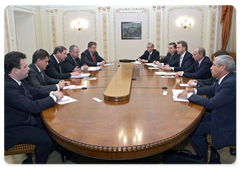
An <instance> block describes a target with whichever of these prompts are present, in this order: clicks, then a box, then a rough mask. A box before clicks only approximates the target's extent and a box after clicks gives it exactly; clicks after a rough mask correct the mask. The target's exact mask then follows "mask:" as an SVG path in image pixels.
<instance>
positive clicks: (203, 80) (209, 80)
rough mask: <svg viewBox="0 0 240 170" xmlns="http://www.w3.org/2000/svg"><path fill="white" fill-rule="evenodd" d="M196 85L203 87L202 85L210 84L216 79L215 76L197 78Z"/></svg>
mask: <svg viewBox="0 0 240 170" xmlns="http://www.w3.org/2000/svg"><path fill="white" fill-rule="evenodd" d="M197 81H198V82H197V87H198V88H199V87H203V86H211V85H213V84H214V83H216V81H217V79H216V78H215V77H211V78H208V79H198V80H197Z"/></svg>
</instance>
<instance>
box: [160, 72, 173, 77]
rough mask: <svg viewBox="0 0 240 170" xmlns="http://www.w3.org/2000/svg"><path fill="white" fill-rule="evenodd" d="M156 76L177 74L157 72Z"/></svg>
mask: <svg viewBox="0 0 240 170" xmlns="http://www.w3.org/2000/svg"><path fill="white" fill-rule="evenodd" d="M155 74H156V75H168V76H170V75H175V74H176V73H174V72H155Z"/></svg>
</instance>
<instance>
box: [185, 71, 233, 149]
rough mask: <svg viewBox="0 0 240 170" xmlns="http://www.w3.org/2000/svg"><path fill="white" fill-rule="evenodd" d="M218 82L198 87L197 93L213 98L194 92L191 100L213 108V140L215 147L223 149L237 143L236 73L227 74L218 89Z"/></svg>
mask: <svg viewBox="0 0 240 170" xmlns="http://www.w3.org/2000/svg"><path fill="white" fill-rule="evenodd" d="M216 84H217V83H215V85H213V86H205V87H202V88H197V94H199V95H208V96H213V97H212V98H205V97H202V96H199V95H197V94H193V95H192V96H191V97H189V101H190V102H193V103H196V104H199V105H201V106H204V107H205V108H207V109H211V113H210V114H211V136H212V142H213V146H214V148H215V149H221V148H222V147H224V146H233V145H236V74H234V73H229V74H228V75H227V76H225V77H224V79H223V80H222V82H221V84H220V85H219V87H218V88H217V89H216ZM215 90H216V92H215Z"/></svg>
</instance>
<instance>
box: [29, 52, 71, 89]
mask: <svg viewBox="0 0 240 170" xmlns="http://www.w3.org/2000/svg"><path fill="white" fill-rule="evenodd" d="M48 60H49V54H48V52H47V51H45V50H43V49H39V50H37V51H35V52H34V54H33V58H32V63H31V64H30V65H29V66H28V67H29V68H30V70H29V73H28V77H27V78H26V81H27V83H28V84H29V85H30V86H33V87H41V88H43V89H46V90H51V91H56V90H61V89H63V87H65V85H70V82H69V81H60V80H59V79H54V78H51V77H49V76H47V75H46V74H45V71H44V70H45V69H46V67H47V65H48Z"/></svg>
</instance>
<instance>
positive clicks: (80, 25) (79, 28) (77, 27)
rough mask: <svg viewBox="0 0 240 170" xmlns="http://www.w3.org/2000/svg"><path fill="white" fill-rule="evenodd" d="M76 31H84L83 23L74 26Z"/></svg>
mask: <svg viewBox="0 0 240 170" xmlns="http://www.w3.org/2000/svg"><path fill="white" fill-rule="evenodd" d="M74 29H76V30H78V31H81V30H82V29H83V24H82V23H81V21H76V23H75V25H74Z"/></svg>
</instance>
